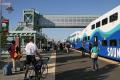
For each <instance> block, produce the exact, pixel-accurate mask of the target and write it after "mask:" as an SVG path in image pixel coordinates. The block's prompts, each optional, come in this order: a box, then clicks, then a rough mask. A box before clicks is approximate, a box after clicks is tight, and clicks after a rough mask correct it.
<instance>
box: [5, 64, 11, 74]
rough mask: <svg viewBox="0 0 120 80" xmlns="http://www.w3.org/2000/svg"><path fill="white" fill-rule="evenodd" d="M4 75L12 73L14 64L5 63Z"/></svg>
mask: <svg viewBox="0 0 120 80" xmlns="http://www.w3.org/2000/svg"><path fill="white" fill-rule="evenodd" d="M3 75H12V66H11V65H10V63H8V64H6V65H4V67H3Z"/></svg>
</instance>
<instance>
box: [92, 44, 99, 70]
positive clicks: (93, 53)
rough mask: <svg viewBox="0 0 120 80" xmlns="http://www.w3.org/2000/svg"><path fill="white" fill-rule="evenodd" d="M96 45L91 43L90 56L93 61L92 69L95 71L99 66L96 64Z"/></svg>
mask: <svg viewBox="0 0 120 80" xmlns="http://www.w3.org/2000/svg"><path fill="white" fill-rule="evenodd" d="M98 51H99V49H98V47H97V45H95V44H94V45H93V47H92V49H91V58H92V62H93V70H94V71H96V70H98V68H99V66H98Z"/></svg>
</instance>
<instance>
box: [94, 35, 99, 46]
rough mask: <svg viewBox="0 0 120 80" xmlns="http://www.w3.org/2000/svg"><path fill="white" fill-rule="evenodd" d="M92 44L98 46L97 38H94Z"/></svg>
mask: <svg viewBox="0 0 120 80" xmlns="http://www.w3.org/2000/svg"><path fill="white" fill-rule="evenodd" d="M94 44H95V45H97V46H98V37H97V36H94Z"/></svg>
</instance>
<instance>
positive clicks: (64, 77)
mask: <svg viewBox="0 0 120 80" xmlns="http://www.w3.org/2000/svg"><path fill="white" fill-rule="evenodd" d="M117 66H118V65H115V64H108V65H106V66H104V67H102V68H100V69H99V70H98V71H92V70H88V69H89V67H85V68H80V69H75V70H69V71H64V72H62V73H57V74H56V76H55V80H107V77H108V75H107V73H109V72H111V71H112V70H113V69H114V68H116V67H117Z"/></svg>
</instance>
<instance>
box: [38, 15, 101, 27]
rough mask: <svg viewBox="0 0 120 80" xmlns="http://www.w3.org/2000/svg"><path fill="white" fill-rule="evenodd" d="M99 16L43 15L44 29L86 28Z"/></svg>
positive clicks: (41, 22) (41, 21)
mask: <svg viewBox="0 0 120 80" xmlns="http://www.w3.org/2000/svg"><path fill="white" fill-rule="evenodd" d="M98 17H99V16H98V15H42V16H41V17H40V25H41V27H42V28H85V27H86V26H87V25H88V24H89V23H90V22H92V21H93V20H95V19H96V18H98Z"/></svg>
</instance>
